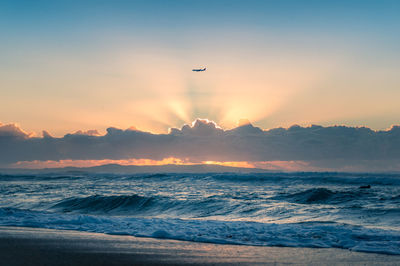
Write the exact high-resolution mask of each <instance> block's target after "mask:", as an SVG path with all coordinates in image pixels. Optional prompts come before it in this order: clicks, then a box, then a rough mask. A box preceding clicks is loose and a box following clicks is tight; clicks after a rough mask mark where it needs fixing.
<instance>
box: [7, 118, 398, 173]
mask: <svg viewBox="0 0 400 266" xmlns="http://www.w3.org/2000/svg"><path fill="white" fill-rule="evenodd" d="M171 157H173V158H180V159H182V160H186V161H190V162H202V161H247V162H268V161H288V162H293V161H300V162H305V163H306V164H307V165H310V167H314V168H310V169H315V167H317V168H318V167H319V168H321V169H331V170H332V169H334V170H335V169H337V170H349V171H364V170H365V171H368V170H376V171H385V170H387V171H393V170H400V127H399V126H393V127H392V128H391V129H390V130H386V131H374V130H371V129H369V128H365V127H361V128H354V127H345V126H333V127H322V126H311V127H300V126H292V127H290V128H288V129H285V128H276V129H271V130H266V131H264V130H262V129H260V128H258V127H254V126H252V125H251V124H247V123H243V125H242V126H240V127H237V128H234V129H231V130H223V129H221V128H219V127H218V126H216V124H215V123H213V122H210V121H208V120H200V119H198V120H196V121H195V122H194V123H193V124H192V125H185V126H183V127H182V128H172V129H171V130H170V133H168V134H152V133H149V132H142V131H138V130H135V129H134V128H130V129H127V130H122V129H118V128H108V129H107V133H106V134H105V135H99V134H98V132H97V131H95V130H93V131H86V132H84V131H78V132H76V133H74V134H67V135H65V136H64V137H62V138H54V137H52V136H51V135H50V134H49V133H48V132H46V131H44V132H43V137H32V136H31V135H30V134H28V133H26V132H25V131H23V130H22V129H21V128H19V127H18V126H17V125H14V124H7V125H5V124H0V166H2V167H7V166H10V165H12V164H15V163H16V162H19V161H47V160H53V161H58V160H104V159H110V160H121V159H151V160H162V159H164V158H171Z"/></svg>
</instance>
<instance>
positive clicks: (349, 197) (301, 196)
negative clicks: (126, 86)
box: [272, 188, 372, 204]
mask: <svg viewBox="0 0 400 266" xmlns="http://www.w3.org/2000/svg"><path fill="white" fill-rule="evenodd" d="M371 195H372V193H371V192H367V191H365V190H360V189H357V190H352V191H332V190H329V189H327V188H312V189H307V190H305V191H301V192H296V193H289V194H283V195H278V196H275V197H272V199H275V200H287V201H293V202H296V203H302V204H313V203H320V204H338V203H343V202H348V201H353V200H355V199H362V198H365V197H371Z"/></svg>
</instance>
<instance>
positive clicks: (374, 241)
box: [0, 173, 400, 254]
mask: <svg viewBox="0 0 400 266" xmlns="http://www.w3.org/2000/svg"><path fill="white" fill-rule="evenodd" d="M367 185H370V188H360V187H365V186H367ZM367 187H368V186H367ZM0 195H1V198H0V225H3V226H27V227H39V228H52V229H70V230H79V231H86V232H98V233H106V234H118V235H132V236H137V237H155V238H166V239H177V240H186V241H198V242H207V243H220V244H240V245H259V246H287V247H315V248H328V247H335V248H344V249H350V250H354V251H365V252H376V253H387V254H400V175H397V174H371V173H370V174H368V173H360V174H355V173H263V174H229V173H224V174H134V175H121V174H118V175H117V174H89V173H86V174H85V173H77V174H63V175H60V174H43V175H0Z"/></svg>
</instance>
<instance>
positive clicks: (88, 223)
mask: <svg viewBox="0 0 400 266" xmlns="http://www.w3.org/2000/svg"><path fill="white" fill-rule="evenodd" d="M0 225H7V226H25V227H41V228H51V229H67V230H79V231H87V232H98V233H106V234H114V235H132V236H137V237H154V238H166V239H176V240H186V241H195V242H208V243H219V244H240V245H257V246H287V247H313V248H329V247H335V248H343V249H349V250H353V251H364V252H376V253H386V254H400V231H393V230H382V229H369V228H365V227H362V226H352V225H348V224H339V223H333V222H306V223H291V224H276V223H269V224H267V223H257V222H241V221H230V222H229V221H213V220H183V219H156V218H153V219H145V218H133V217H106V216H91V215H79V214H78V215H76V214H73V215H71V214H69V215H67V214H63V215H60V214H56V213H50V212H36V211H27V210H18V209H10V208H3V209H0Z"/></svg>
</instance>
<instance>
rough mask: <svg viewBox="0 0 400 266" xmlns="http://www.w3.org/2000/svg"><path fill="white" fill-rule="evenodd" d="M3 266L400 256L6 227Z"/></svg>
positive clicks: (0, 248) (352, 260)
mask: <svg viewBox="0 0 400 266" xmlns="http://www.w3.org/2000/svg"><path fill="white" fill-rule="evenodd" d="M0 264H1V265H10V266H13V265H24V266H27V265H282V264H285V265H287V264H291V265H400V256H394V255H384V254H374V253H362V252H352V251H349V250H342V249H334V248H327V249H314V248H287V247H254V246H240V245H219V244H207V243H195V242H186V241H175V240H166V239H153V238H138V237H132V236H112V235H106V234H98V233H85V232H78V231H65V230H52V229H36V228H26V227H5V226H2V227H0Z"/></svg>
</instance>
